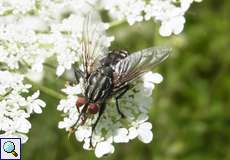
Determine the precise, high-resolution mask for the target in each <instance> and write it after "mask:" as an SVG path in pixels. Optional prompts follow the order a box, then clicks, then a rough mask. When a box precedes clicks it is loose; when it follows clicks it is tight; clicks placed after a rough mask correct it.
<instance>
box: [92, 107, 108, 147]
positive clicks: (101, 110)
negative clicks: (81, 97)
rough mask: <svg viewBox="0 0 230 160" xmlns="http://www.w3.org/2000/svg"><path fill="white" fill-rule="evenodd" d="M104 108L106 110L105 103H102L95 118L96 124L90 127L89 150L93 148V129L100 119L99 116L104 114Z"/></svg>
mask: <svg viewBox="0 0 230 160" xmlns="http://www.w3.org/2000/svg"><path fill="white" fill-rule="evenodd" d="M105 108H106V104H105V103H102V104H101V106H100V109H99V114H98V117H97V120H96V122H95V123H94V124H93V125H92V132H91V136H90V142H89V144H90V148H93V145H92V137H93V132H94V131H95V128H96V126H97V124H98V122H99V120H100V118H101V115H102V114H103V113H104V111H105Z"/></svg>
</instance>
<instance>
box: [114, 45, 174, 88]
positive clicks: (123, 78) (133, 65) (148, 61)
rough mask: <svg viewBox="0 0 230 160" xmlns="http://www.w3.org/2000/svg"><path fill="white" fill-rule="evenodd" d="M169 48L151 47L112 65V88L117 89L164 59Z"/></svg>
mask: <svg viewBox="0 0 230 160" xmlns="http://www.w3.org/2000/svg"><path fill="white" fill-rule="evenodd" d="M170 51H171V49H170V48H168V47H152V48H147V49H144V50H141V51H138V52H135V53H132V54H130V55H129V56H127V57H126V58H125V59H122V60H121V61H119V62H118V63H117V64H116V65H115V66H114V78H113V84H114V89H116V88H117V89H119V88H121V87H122V86H124V85H127V84H129V83H130V82H132V81H133V80H135V79H137V78H139V77H140V76H141V75H142V74H143V73H145V72H147V71H150V70H151V69H152V68H153V67H154V66H156V65H157V64H159V63H161V62H162V61H164V60H165V59H166V58H167V57H168V55H169V53H170Z"/></svg>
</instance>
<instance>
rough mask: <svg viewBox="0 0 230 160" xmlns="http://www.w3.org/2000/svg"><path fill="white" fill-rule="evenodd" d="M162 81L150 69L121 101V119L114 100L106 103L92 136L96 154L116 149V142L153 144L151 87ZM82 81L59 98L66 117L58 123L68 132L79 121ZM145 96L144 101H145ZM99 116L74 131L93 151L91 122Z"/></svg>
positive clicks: (65, 90)
mask: <svg viewBox="0 0 230 160" xmlns="http://www.w3.org/2000/svg"><path fill="white" fill-rule="evenodd" d="M162 80H163V78H162V76H161V75H160V74H158V73H152V72H148V73H146V74H144V75H143V77H142V79H141V80H140V81H138V82H136V84H135V85H134V88H132V89H131V90H129V91H128V92H127V93H126V94H125V95H124V96H123V97H122V99H121V100H120V105H121V106H122V107H121V108H122V112H123V113H124V114H125V116H126V118H125V119H122V118H121V116H120V115H119V114H118V112H117V110H116V107H115V102H114V100H113V99H112V100H110V101H109V102H108V103H107V107H106V110H105V113H104V114H103V115H102V118H101V119H100V122H99V123H98V125H97V127H96V130H95V132H94V134H93V137H92V144H93V146H94V148H95V154H96V156H97V157H102V156H103V155H106V154H110V153H113V152H114V146H113V143H128V142H129V141H130V140H132V139H135V138H138V139H139V140H141V141H142V142H144V143H150V142H151V141H152V139H153V134H152V131H151V129H152V124H151V123H150V122H148V121H147V120H148V111H149V107H150V106H151V102H152V98H151V95H152V90H153V88H154V84H155V83H160V82H161V81H162ZM81 85H82V84H81V83H80V84H77V85H74V86H67V87H66V88H65V89H63V92H65V93H66V94H67V95H68V96H67V98H66V99H63V100H61V101H60V103H59V105H58V110H60V111H63V112H64V114H65V117H64V119H63V121H61V122H59V125H58V127H59V128H65V129H66V131H69V130H70V128H71V127H72V126H73V125H74V124H75V123H76V121H77V118H78V116H79V112H78V110H77V108H76V106H75V104H76V101H77V99H78V95H79V94H81V93H82V89H81V88H82V87H81ZM143 99H144V101H143ZM96 118H97V116H92V117H91V118H89V119H87V120H86V122H85V124H84V125H82V126H79V127H78V129H77V130H76V131H75V137H76V139H77V140H78V141H80V142H83V143H84V144H83V148H84V149H86V150H90V149H92V148H90V143H89V142H90V135H91V127H92V123H94V122H95V120H96Z"/></svg>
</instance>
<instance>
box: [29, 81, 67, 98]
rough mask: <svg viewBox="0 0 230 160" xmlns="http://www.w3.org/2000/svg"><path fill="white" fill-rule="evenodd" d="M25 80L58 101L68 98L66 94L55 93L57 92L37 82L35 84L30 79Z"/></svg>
mask: <svg viewBox="0 0 230 160" xmlns="http://www.w3.org/2000/svg"><path fill="white" fill-rule="evenodd" d="M25 80H26V81H28V83H30V84H31V85H32V86H33V87H34V88H37V89H39V90H40V91H41V92H43V93H45V94H47V95H49V96H51V97H54V98H56V99H64V98H66V96H65V95H64V94H62V93H59V92H57V91H55V90H53V89H51V88H48V87H46V86H44V85H41V84H39V83H37V82H34V81H32V80H31V79H29V78H28V77H25Z"/></svg>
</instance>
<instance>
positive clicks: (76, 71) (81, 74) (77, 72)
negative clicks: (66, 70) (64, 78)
mask: <svg viewBox="0 0 230 160" xmlns="http://www.w3.org/2000/svg"><path fill="white" fill-rule="evenodd" d="M74 75H75V78H76V80H77V82H79V78H84V72H82V71H81V70H80V69H77V68H74Z"/></svg>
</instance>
